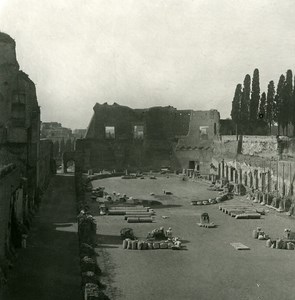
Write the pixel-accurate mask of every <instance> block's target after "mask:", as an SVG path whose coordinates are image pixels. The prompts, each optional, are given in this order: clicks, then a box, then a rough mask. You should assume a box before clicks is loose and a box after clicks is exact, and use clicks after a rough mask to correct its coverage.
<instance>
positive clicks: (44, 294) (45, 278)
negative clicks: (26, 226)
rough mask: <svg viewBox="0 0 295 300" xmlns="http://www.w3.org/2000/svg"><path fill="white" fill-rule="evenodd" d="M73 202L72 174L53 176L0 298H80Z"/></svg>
mask: <svg viewBox="0 0 295 300" xmlns="http://www.w3.org/2000/svg"><path fill="white" fill-rule="evenodd" d="M75 206H76V202H75V187H74V177H73V176H70V175H68V176H65V175H57V176H54V177H53V179H52V181H51V183H50V185H49V187H48V189H47V190H46V192H45V194H44V196H43V198H42V204H41V207H40V210H39V211H38V213H37V215H36V216H35V217H34V221H33V225H32V228H31V231H30V233H29V238H28V242H27V248H26V249H20V250H19V251H18V258H17V261H16V263H15V266H14V268H13V269H12V270H11V272H10V273H9V280H8V287H7V289H6V290H5V294H4V295H3V297H2V298H1V297H0V298H1V300H37V299H38V300H78V299H81V297H82V295H81V291H80V284H81V277H80V266H79V253H78V250H79V249H78V237H77V224H76V209H75Z"/></svg>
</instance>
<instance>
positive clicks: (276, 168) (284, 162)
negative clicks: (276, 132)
mask: <svg viewBox="0 0 295 300" xmlns="http://www.w3.org/2000/svg"><path fill="white" fill-rule="evenodd" d="M240 142H241V151H240V153H239V151H238V144H239V141H237V140H236V136H222V138H221V139H220V140H219V141H215V142H214V144H215V148H214V154H213V159H212V168H211V171H210V173H211V174H214V175H215V176H217V177H219V178H220V177H226V178H227V179H229V180H230V181H233V182H236V183H242V184H244V185H245V186H248V187H251V188H255V189H258V190H260V191H262V192H267V193H275V194H277V195H279V196H280V197H286V196H288V197H293V195H294V192H295V191H294V179H295V162H294V154H295V147H294V145H295V142H294V139H290V138H287V137H276V136H243V137H242V138H240Z"/></svg>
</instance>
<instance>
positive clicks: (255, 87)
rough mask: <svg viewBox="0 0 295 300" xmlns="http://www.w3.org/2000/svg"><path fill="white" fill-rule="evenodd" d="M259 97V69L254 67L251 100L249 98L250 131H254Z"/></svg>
mask: <svg viewBox="0 0 295 300" xmlns="http://www.w3.org/2000/svg"><path fill="white" fill-rule="evenodd" d="M259 99H260V86H259V70H258V69H255V70H254V73H253V79H252V93H251V100H250V116H249V119H250V124H251V127H252V133H254V131H255V128H256V124H257V119H258V106H259Z"/></svg>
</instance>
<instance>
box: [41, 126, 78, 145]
mask: <svg viewBox="0 0 295 300" xmlns="http://www.w3.org/2000/svg"><path fill="white" fill-rule="evenodd" d="M41 138H48V139H50V140H52V141H53V142H55V141H58V142H61V140H64V141H66V140H68V139H72V138H73V134H72V129H70V128H65V127H62V124H61V123H58V122H42V123H41Z"/></svg>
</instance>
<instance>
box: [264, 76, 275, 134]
mask: <svg viewBox="0 0 295 300" xmlns="http://www.w3.org/2000/svg"><path fill="white" fill-rule="evenodd" d="M274 97H275V84H274V82H273V80H271V81H270V82H269V84H268V86H267V96H266V117H265V119H266V121H267V123H268V126H269V134H271V126H272V124H273V121H274V112H273V110H274Z"/></svg>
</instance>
